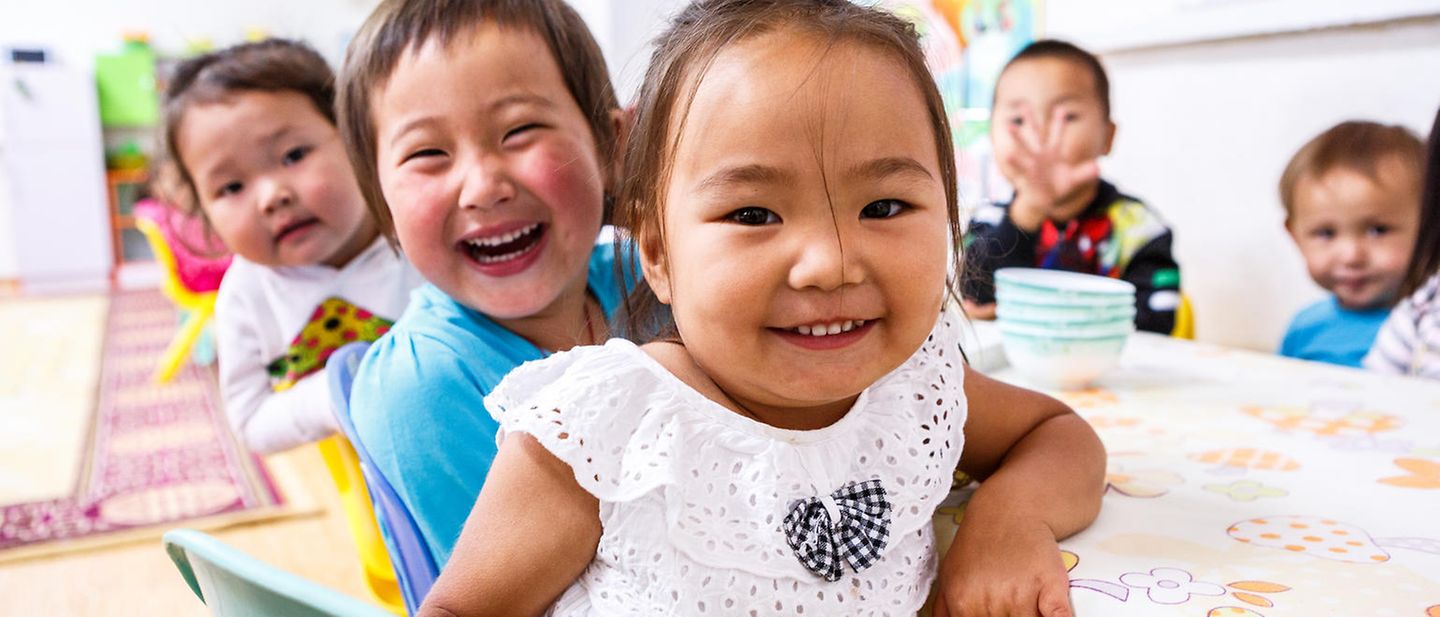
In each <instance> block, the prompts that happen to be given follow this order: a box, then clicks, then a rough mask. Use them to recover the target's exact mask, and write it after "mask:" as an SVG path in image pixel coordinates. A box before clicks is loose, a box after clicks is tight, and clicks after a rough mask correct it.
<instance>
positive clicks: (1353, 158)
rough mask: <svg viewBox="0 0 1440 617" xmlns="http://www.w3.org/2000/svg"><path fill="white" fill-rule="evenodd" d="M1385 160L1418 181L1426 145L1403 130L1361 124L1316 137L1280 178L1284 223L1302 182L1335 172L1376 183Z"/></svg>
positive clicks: (1292, 210) (1341, 126)
mask: <svg viewBox="0 0 1440 617" xmlns="http://www.w3.org/2000/svg"><path fill="white" fill-rule="evenodd" d="M1386 159H1394V160H1397V161H1399V162H1400V163H1401V164H1402V165H1404V166H1405V168H1406V169H1409V170H1412V171H1413V173H1414V174H1415V179H1419V177H1420V170H1421V169H1422V168H1423V167H1424V166H1425V145H1424V144H1422V143H1420V138H1419V137H1416V136H1415V133H1413V132H1411V131H1410V129H1407V128H1405V127H1403V126H1398V125H1394V126H1389V125H1384V124H1380V123H1377V122H1366V121H1360V120H1351V121H1347V122H1341V123H1340V124H1337V125H1335V126H1333V127H1330V129H1329V130H1327V131H1325V132H1324V133H1321V134H1319V135H1317V136H1315V138H1314V139H1311V140H1310V141H1309V142H1307V143H1306V144H1305V145H1303V146H1301V147H1300V150H1299V151H1297V152H1296V153H1295V156H1293V157H1291V158H1290V163H1289V164H1288V165H1286V166H1285V173H1283V174H1281V175H1280V203H1281V204H1283V205H1284V206H1285V220H1286V221H1289V220H1290V217H1291V216H1293V215H1294V214H1295V191H1296V190H1297V189H1298V188H1299V186H1300V183H1301V182H1303V181H1305V180H1312V179H1315V178H1319V177H1322V176H1324V175H1325V174H1328V173H1330V172H1331V171H1334V170H1336V169H1348V170H1351V171H1357V172H1360V173H1361V174H1364V175H1365V177H1367V178H1369V179H1370V180H1371V181H1373V182H1376V183H1379V182H1380V181H1381V178H1380V173H1379V166H1380V163H1381V161H1384V160H1386Z"/></svg>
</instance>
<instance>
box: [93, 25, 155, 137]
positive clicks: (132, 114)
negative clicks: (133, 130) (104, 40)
mask: <svg viewBox="0 0 1440 617" xmlns="http://www.w3.org/2000/svg"><path fill="white" fill-rule="evenodd" d="M95 85H96V88H97V89H98V91H99V99H100V123H101V124H103V125H104V126H106V127H148V126H154V125H155V122H156V120H157V119H158V118H159V116H160V100H159V95H158V93H157V92H156V91H155V51H154V50H153V49H151V48H150V42H149V37H148V36H147V35H144V34H127V35H126V36H125V45H124V47H123V48H121V50H120V53H117V54H101V55H98V56H96V57H95Z"/></svg>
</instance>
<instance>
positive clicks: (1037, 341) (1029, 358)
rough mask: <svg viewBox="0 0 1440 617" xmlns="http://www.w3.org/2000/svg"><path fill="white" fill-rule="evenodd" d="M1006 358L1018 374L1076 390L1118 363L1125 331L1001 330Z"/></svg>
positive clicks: (1039, 381) (1044, 383) (1123, 343)
mask: <svg viewBox="0 0 1440 617" xmlns="http://www.w3.org/2000/svg"><path fill="white" fill-rule="evenodd" d="M1000 337H1001V341H1002V342H1003V344H1004V347H1005V357H1006V359H1008V360H1009V361H1010V365H1011V366H1013V367H1015V370H1016V371H1018V372H1019V373H1020V374H1021V375H1023V376H1025V377H1027V378H1028V379H1030V380H1031V381H1034V382H1036V383H1038V384H1041V385H1044V386H1049V387H1054V388H1060V389H1064V390H1078V389H1081V388H1084V387H1086V386H1088V385H1090V384H1091V383H1093V382H1094V381H1095V379H1096V378H1098V377H1100V376H1101V375H1104V374H1105V373H1106V372H1108V371H1109V370H1110V369H1112V368H1115V365H1116V364H1118V363H1119V362H1120V353H1121V352H1122V351H1124V349H1125V341H1126V340H1128V339H1129V338H1130V337H1129V335H1128V334H1116V335H1108V336H1061V335H1051V336H1031V335H1028V334H1022V333H1017V332H1014V331H1013V330H1012V331H1006V330H1003V329H1002V330H1001V331H1000Z"/></svg>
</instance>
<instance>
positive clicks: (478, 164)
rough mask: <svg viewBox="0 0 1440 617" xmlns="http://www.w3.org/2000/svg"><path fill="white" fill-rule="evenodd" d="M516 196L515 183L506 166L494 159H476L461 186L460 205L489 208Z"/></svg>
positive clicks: (469, 207) (470, 207)
mask: <svg viewBox="0 0 1440 617" xmlns="http://www.w3.org/2000/svg"><path fill="white" fill-rule="evenodd" d="M514 198H515V184H514V183H513V182H511V180H510V178H509V176H508V175H507V174H506V173H505V168H504V167H503V166H502V165H499V164H498V163H496V162H494V161H483V160H479V161H475V162H473V163H472V164H471V165H470V166H469V168H468V169H467V170H466V173H465V177H464V178H463V180H462V185H461V187H460V207H461V208H465V209H481V210H484V209H489V208H493V207H495V206H496V205H498V204H501V203H504V202H506V201H509V200H511V199H514Z"/></svg>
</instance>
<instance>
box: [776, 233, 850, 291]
mask: <svg viewBox="0 0 1440 617" xmlns="http://www.w3.org/2000/svg"><path fill="white" fill-rule="evenodd" d="M862 278H863V272H862V268H861V267H860V264H859V261H858V260H857V259H855V255H854V254H853V252H851V251H847V250H846V242H845V240H844V238H843V237H842V235H841V232H839V231H837V230H836V228H835V226H834V224H833V223H832V222H830V221H826V222H825V224H824V225H817V226H816V228H815V229H814V230H813V231H811V232H809V233H805V234H804V237H803V238H802V239H800V240H799V248H798V249H797V254H796V257H795V261H794V265H793V266H791V268H790V281H789V282H790V287H791V288H793V289H819V290H822V291H832V290H835V289H839V288H840V287H842V286H844V285H846V284H853V283H857V282H859V281H860V280H861V279H862Z"/></svg>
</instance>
